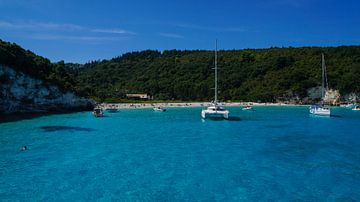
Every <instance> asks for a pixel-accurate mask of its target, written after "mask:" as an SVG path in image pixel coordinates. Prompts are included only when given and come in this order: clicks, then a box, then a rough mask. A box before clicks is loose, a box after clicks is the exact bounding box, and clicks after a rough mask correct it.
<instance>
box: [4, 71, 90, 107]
mask: <svg viewBox="0 0 360 202" xmlns="http://www.w3.org/2000/svg"><path fill="white" fill-rule="evenodd" d="M92 106H93V102H92V101H90V100H88V99H85V98H81V97H79V96H77V95H75V94H74V93H72V92H63V91H61V90H60V89H59V88H58V87H57V86H55V85H52V84H49V83H47V82H44V81H42V80H39V79H35V78H33V77H31V76H29V75H26V74H24V73H21V72H18V71H15V70H14V69H12V68H10V67H7V66H3V65H0V113H5V114H9V113H17V112H30V113H32V112H66V111H80V110H88V109H91V108H92Z"/></svg>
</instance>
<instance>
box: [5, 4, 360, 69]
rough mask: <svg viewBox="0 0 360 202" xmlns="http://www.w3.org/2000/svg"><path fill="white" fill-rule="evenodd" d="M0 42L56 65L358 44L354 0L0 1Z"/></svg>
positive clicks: (358, 8)
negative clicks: (178, 52)
mask: <svg viewBox="0 0 360 202" xmlns="http://www.w3.org/2000/svg"><path fill="white" fill-rule="evenodd" d="M0 11H1V12H0V39H2V40H5V41H10V42H15V43H17V44H19V45H21V46H22V47H24V48H26V49H30V50H32V51H33V52H35V53H36V54H39V55H41V56H44V57H47V58H49V59H50V60H51V61H53V62H56V61H59V60H65V61H66V62H79V63H84V62H87V61H90V60H97V59H110V58H112V57H115V56H118V55H121V54H122V53H125V52H128V51H137V50H145V49H157V50H166V49H188V50H192V49H207V50H211V49H213V46H214V41H215V39H216V38H217V39H218V40H219V47H220V49H243V48H267V47H272V46H279V47H283V46H285V47H287V46H296V47H297V46H338V45H359V44H360V2H359V1H357V0H343V1H340V0H252V1H250V0H249V1H241V0H237V1H236V0H222V1H213V0H181V1H180V0H172V1H171V0H167V1H165V0H147V1H146V0H131V1H130V0H118V1H115V0H102V1H100V0H99V1H98V0H92V1H89V0H77V1H76V0H59V1H58V0H0Z"/></svg>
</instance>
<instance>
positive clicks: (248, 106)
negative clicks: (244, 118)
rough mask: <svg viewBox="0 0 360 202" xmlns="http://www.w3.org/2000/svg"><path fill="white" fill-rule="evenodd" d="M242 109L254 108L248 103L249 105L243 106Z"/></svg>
mask: <svg viewBox="0 0 360 202" xmlns="http://www.w3.org/2000/svg"><path fill="white" fill-rule="evenodd" d="M242 110H244V111H245V110H253V108H252V106H250V105H247V106H245V107H243V108H242Z"/></svg>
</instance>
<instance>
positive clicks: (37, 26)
mask: <svg viewBox="0 0 360 202" xmlns="http://www.w3.org/2000/svg"><path fill="white" fill-rule="evenodd" d="M0 28H7V29H18V30H68V31H69V30H82V29H84V27H82V26H79V25H74V24H57V23H41V22H9V21H0Z"/></svg>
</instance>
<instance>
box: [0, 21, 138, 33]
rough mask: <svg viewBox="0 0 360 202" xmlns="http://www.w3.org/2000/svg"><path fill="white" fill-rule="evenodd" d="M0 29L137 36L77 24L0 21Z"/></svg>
mask: <svg viewBox="0 0 360 202" xmlns="http://www.w3.org/2000/svg"><path fill="white" fill-rule="evenodd" d="M0 29H11V30H21V31H22V30H31V31H36V32H46V31H67V32H76V31H82V32H96V33H104V34H123V35H126V34H127V35H135V34H136V33H135V32H132V31H129V30H125V29H118V28H111V29H108V28H107V29H99V28H88V27H84V26H81V25H76V24H68V23H52V22H33V21H29V22H10V21H1V20H0Z"/></svg>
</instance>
